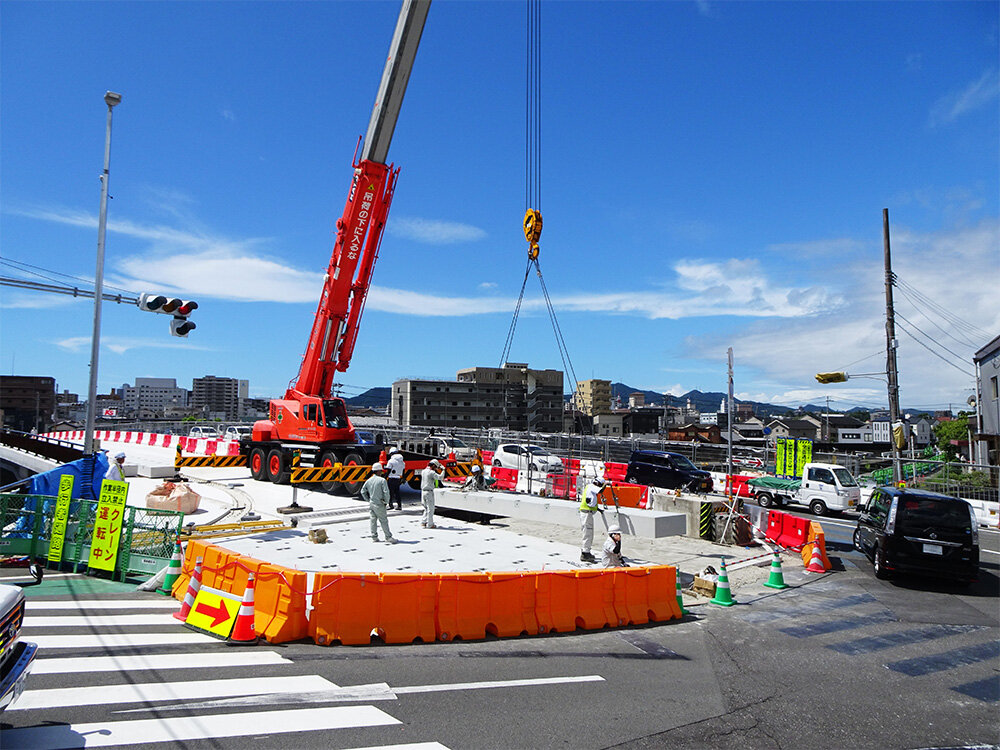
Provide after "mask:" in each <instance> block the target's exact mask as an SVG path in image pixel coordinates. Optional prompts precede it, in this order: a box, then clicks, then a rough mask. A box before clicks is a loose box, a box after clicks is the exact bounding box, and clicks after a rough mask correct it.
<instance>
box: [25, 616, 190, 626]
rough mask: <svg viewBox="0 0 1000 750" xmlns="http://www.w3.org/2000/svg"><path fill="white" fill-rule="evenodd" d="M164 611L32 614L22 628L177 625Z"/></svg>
mask: <svg viewBox="0 0 1000 750" xmlns="http://www.w3.org/2000/svg"><path fill="white" fill-rule="evenodd" d="M179 624H180V623H179V622H178V621H177V620H175V619H174V618H173V617H171V616H170V615H169V614H168V613H166V612H158V613H153V614H148V615H53V616H52V617H44V616H41V617H40V616H38V615H32V616H30V617H26V618H25V620H24V628H25V630H28V629H30V628H86V627H94V628H107V627H117V626H126V625H179Z"/></svg>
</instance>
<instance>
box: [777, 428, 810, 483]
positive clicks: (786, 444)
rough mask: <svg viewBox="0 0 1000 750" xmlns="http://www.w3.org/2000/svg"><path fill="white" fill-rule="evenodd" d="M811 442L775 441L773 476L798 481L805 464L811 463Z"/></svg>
mask: <svg viewBox="0 0 1000 750" xmlns="http://www.w3.org/2000/svg"><path fill="white" fill-rule="evenodd" d="M812 446H813V441H812V440H809V439H807V438H790V437H789V438H786V437H779V438H778V439H777V440H776V441H775V466H774V474H775V476H778V477H782V478H785V479H800V478H801V477H802V471H803V469H805V467H806V464H807V463H809V462H810V461H812Z"/></svg>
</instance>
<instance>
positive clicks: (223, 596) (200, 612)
mask: <svg viewBox="0 0 1000 750" xmlns="http://www.w3.org/2000/svg"><path fill="white" fill-rule="evenodd" d="M242 601H243V600H242V599H241V598H239V597H237V596H236V595H235V594H227V593H226V592H225V591H219V590H218V589H213V588H209V587H208V586H202V587H201V589H200V590H199V591H198V595H197V596H196V597H195V599H194V605H193V606H192V607H191V611H190V612H189V613H188V616H187V619H186V620H185V621H184V623H185V624H186V625H188V626H190V627H192V628H195V629H196V630H204V631H205V632H206V633H211V634H212V635H217V636H219V638H228V637H229V633H230V632H231V631H232V629H233V624H234V623H235V622H236V615H237V614H238V613H239V611H240V604H241V603H242Z"/></svg>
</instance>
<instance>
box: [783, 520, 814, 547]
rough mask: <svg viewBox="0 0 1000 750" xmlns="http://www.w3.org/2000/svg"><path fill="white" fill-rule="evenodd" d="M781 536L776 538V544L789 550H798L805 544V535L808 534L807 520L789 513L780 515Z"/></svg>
mask: <svg viewBox="0 0 1000 750" xmlns="http://www.w3.org/2000/svg"><path fill="white" fill-rule="evenodd" d="M782 516H783V518H782V520H781V536H779V537H778V538H777V540H776V541H777V542H778V544H780V545H782V546H783V547H788V548H790V549H800V548H801V547H802V545H804V544H805V543H806V534H807V533H808V532H809V523H810V521H809V519H808V518H799V517H798V516H793V515H791V514H790V513H782Z"/></svg>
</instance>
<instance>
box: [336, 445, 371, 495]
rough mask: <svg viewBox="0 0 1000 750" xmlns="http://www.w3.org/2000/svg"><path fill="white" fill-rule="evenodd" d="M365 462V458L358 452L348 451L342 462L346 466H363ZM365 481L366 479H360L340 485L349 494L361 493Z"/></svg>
mask: <svg viewBox="0 0 1000 750" xmlns="http://www.w3.org/2000/svg"><path fill="white" fill-rule="evenodd" d="M364 462H365V460H364V459H363V458H362V457H361V456H359V455H358V454H357V453H348V454H347V455H346V456H344V458H343V460H342V461H341V463H342V464H343V465H344V466H361V465H362V464H364ZM364 483H365V480H364V479H359V480H357V481H354V482H344V483H342V484H341V485H340V486H341V487H342V488H343V490H344V492H346V493H347V494H348V495H360V494H361V487H362V486H363V485H364Z"/></svg>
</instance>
